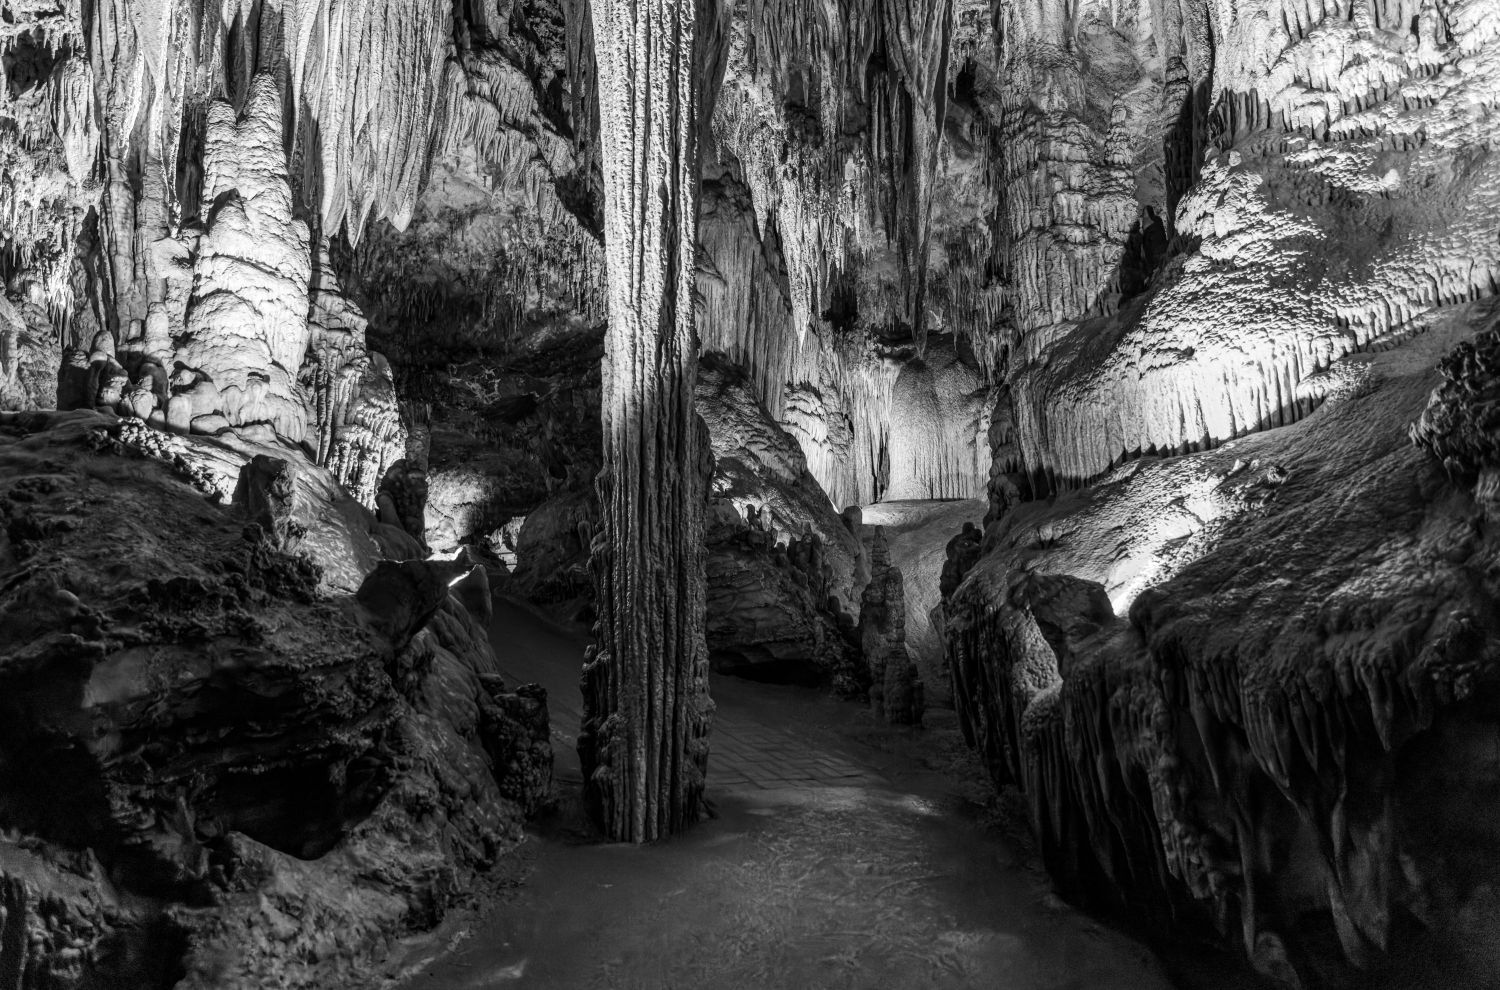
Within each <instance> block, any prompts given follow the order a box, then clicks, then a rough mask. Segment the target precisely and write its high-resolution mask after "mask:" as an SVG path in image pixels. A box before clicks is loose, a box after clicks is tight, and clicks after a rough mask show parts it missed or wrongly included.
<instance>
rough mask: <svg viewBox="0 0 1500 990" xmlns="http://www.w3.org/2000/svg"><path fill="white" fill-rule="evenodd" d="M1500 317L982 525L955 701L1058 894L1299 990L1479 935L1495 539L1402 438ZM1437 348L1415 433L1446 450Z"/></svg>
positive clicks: (1451, 392) (1446, 327) (1457, 440)
mask: <svg viewBox="0 0 1500 990" xmlns="http://www.w3.org/2000/svg"><path fill="white" fill-rule="evenodd" d="M1494 319H1495V316H1494V308H1493V305H1492V304H1489V303H1486V304H1481V305H1477V306H1472V307H1464V308H1457V309H1453V310H1448V311H1445V312H1442V313H1441V314H1439V315H1438V316H1437V317H1436V318H1434V320H1433V321H1432V322H1431V324H1430V327H1431V328H1430V329H1429V330H1428V332H1427V334H1426V335H1424V336H1423V337H1420V338H1417V339H1416V340H1414V341H1413V342H1412V343H1410V344H1408V345H1407V346H1406V347H1405V348H1402V349H1398V350H1394V351H1389V352H1386V353H1382V354H1379V355H1375V356H1374V357H1372V358H1371V359H1369V360H1368V361H1361V362H1355V364H1356V365H1358V366H1362V367H1363V368H1364V380H1365V382H1366V386H1365V387H1364V388H1362V389H1359V390H1354V391H1351V392H1347V393H1345V394H1344V395H1342V396H1341V397H1338V398H1334V399H1330V400H1328V401H1327V402H1326V403H1324V405H1323V406H1322V407H1320V408H1319V409H1318V410H1317V411H1316V412H1315V413H1313V414H1311V415H1310V416H1308V417H1306V418H1304V419H1303V420H1301V421H1299V422H1298V423H1297V424H1295V425H1293V426H1289V427H1286V428H1284V429H1280V430H1273V431H1268V432H1264V433H1260V434H1256V435H1254V436H1250V437H1245V438H1241V439H1239V440H1235V441H1233V442H1231V443H1227V444H1225V445H1224V446H1223V447H1221V448H1219V449H1218V450H1216V451H1214V452H1212V453H1206V454H1198V455H1194V456H1188V457H1178V458H1169V459H1164V460H1158V459H1148V460H1144V461H1140V462H1136V463H1133V464H1131V465H1127V466H1126V467H1124V468H1122V469H1120V470H1117V471H1116V472H1114V473H1112V474H1110V475H1108V476H1106V477H1105V478H1104V479H1102V480H1101V481H1100V482H1099V483H1097V484H1096V485H1094V486H1092V487H1090V488H1087V489H1084V490H1082V491H1080V492H1078V493H1076V494H1073V495H1070V496H1067V497H1062V498H1059V499H1057V500H1055V501H1053V502H1049V503H1041V502H1032V503H1025V504H1023V505H1020V506H1018V507H1016V508H1014V509H1012V510H1011V511H1010V512H1009V513H1007V514H1006V515H1005V516H1004V517H1003V518H1001V519H1000V520H999V521H998V522H997V523H995V524H994V525H993V526H992V528H991V531H990V534H989V536H988V537H987V539H986V543H985V547H986V550H987V553H986V554H985V556H984V557H983V558H982V559H981V560H980V561H979V562H978V563H977V564H973V565H970V569H969V571H968V576H967V577H966V579H965V580H964V581H963V583H962V584H961V585H960V586H959V587H958V589H957V590H956V592H954V594H953V597H952V599H951V601H950V602H949V604H948V606H947V610H948V613H947V614H948V636H949V643H950V661H951V663H952V667H953V673H954V678H955V695H954V696H955V699H956V701H957V703H958V705H959V711H960V714H961V715H962V716H963V719H964V722H965V731H966V732H967V733H968V734H969V737H970V738H971V739H972V741H973V742H974V743H975V745H977V746H978V747H979V748H980V750H981V752H982V753H983V754H984V755H985V757H986V759H987V761H988V763H989V766H990V767H991V770H992V772H993V773H994V775H995V777H996V779H997V780H998V781H1002V782H1009V783H1014V784H1016V785H1017V786H1019V787H1020V788H1021V789H1022V790H1023V791H1024V792H1025V794H1026V796H1027V799H1028V801H1029V803H1030V807H1031V810H1032V818H1033V824H1034V826H1035V828H1036V831H1037V833H1038V836H1039V837H1040V840H1041V843H1042V847H1043V849H1044V851H1045V854H1046V856H1047V859H1048V861H1049V864H1050V865H1051V866H1052V868H1053V870H1054V872H1055V874H1056V875H1057V876H1058V877H1059V878H1061V879H1062V881H1063V882H1064V884H1065V885H1066V886H1067V888H1068V889H1069V890H1070V891H1072V892H1073V893H1074V894H1075V895H1077V896H1080V897H1083V898H1086V899H1092V900H1095V901H1096V902H1100V903H1113V904H1115V905H1116V906H1123V907H1128V908H1130V909H1131V910H1133V911H1136V912H1140V913H1142V914H1143V915H1144V916H1153V915H1154V916H1156V917H1159V918H1162V919H1165V918H1168V917H1175V918H1177V919H1178V923H1179V924H1180V923H1182V921H1183V919H1188V918H1191V917H1194V916H1195V914H1196V916H1197V917H1199V918H1200V919H1202V921H1203V923H1204V924H1205V927H1212V926H1213V925H1217V926H1218V927H1219V929H1220V930H1221V931H1222V932H1223V933H1224V934H1225V935H1226V936H1229V937H1238V938H1239V940H1240V941H1241V943H1242V945H1243V947H1244V951H1245V952H1246V953H1247V955H1249V956H1250V958H1251V959H1252V960H1253V961H1254V962H1255V963H1256V964H1257V966H1258V967H1259V968H1261V969H1262V970H1263V971H1265V972H1267V973H1268V974H1270V975H1273V976H1277V977H1278V978H1282V979H1287V980H1291V981H1293V982H1295V981H1296V980H1297V979H1298V975H1297V974H1298V973H1299V972H1300V973H1302V974H1303V975H1304V977H1308V978H1309V979H1311V980H1312V982H1316V979H1312V978H1311V977H1310V976H1309V974H1315V973H1319V972H1327V973H1330V974H1332V973H1334V972H1335V970H1336V961H1337V960H1339V959H1346V960H1348V961H1349V962H1351V963H1353V964H1354V965H1357V966H1361V965H1374V964H1375V960H1377V959H1378V958H1379V954H1380V953H1381V952H1384V951H1391V952H1414V951H1421V950H1418V949H1414V948H1412V947H1411V946H1412V943H1413V941H1414V940H1417V939H1419V936H1417V935H1415V934H1414V932H1417V931H1421V930H1422V929H1424V928H1425V929H1427V930H1429V931H1431V932H1442V933H1444V934H1445V944H1449V945H1450V946H1451V945H1457V946H1460V947H1465V946H1466V947H1467V948H1461V949H1460V951H1461V952H1469V953H1471V954H1472V953H1474V952H1480V951H1481V950H1480V948H1479V947H1480V946H1483V945H1485V944H1488V943H1490V942H1491V941H1492V940H1493V938H1494V932H1493V931H1492V925H1493V915H1492V914H1491V913H1489V912H1488V910H1487V909H1486V908H1484V907H1483V906H1482V905H1483V898H1484V896H1485V895H1484V891H1485V890H1486V889H1487V888H1486V885H1487V884H1493V883H1494V878H1495V876H1496V864H1495V862H1494V861H1493V859H1492V858H1490V857H1486V856H1480V855H1475V854H1473V851H1474V850H1476V849H1477V848H1478V847H1477V846H1475V845H1473V842H1474V839H1473V837H1472V836H1470V835H1469V833H1468V831H1467V830H1468V829H1470V828H1471V827H1474V826H1473V823H1475V822H1476V821H1478V820H1485V819H1487V818H1488V816H1489V814H1490V812H1489V811H1488V810H1484V809H1489V808H1490V807H1491V806H1492V804H1493V787H1494V781H1495V769H1494V765H1493V762H1492V761H1491V760H1489V758H1488V757H1481V756H1479V755H1478V754H1477V752H1472V751H1470V752H1468V753H1467V754H1466V752H1465V747H1466V746H1467V745H1469V743H1468V742H1466V741H1467V740H1474V739H1477V738H1481V737H1485V736H1487V735H1489V734H1492V733H1493V731H1494V725H1495V722H1496V720H1497V718H1500V712H1497V710H1496V708H1495V698H1496V691H1495V685H1496V683H1497V682H1500V655H1497V654H1496V652H1495V644H1496V643H1500V638H1497V635H1500V628H1497V627H1496V625H1495V623H1496V618H1497V616H1500V586H1497V585H1496V583H1495V574H1496V573H1497V572H1496V570H1495V566H1496V560H1497V559H1500V557H1497V554H1500V545H1497V543H1496V541H1495V538H1494V535H1493V533H1491V532H1490V530H1489V527H1488V524H1487V523H1485V522H1483V521H1482V516H1483V508H1482V506H1481V505H1480V504H1478V503H1476V501H1475V500H1474V499H1473V498H1471V497H1470V496H1469V495H1468V494H1467V492H1466V490H1465V489H1464V488H1462V487H1460V484H1461V482H1462V480H1463V479H1462V478H1455V479H1453V480H1450V478H1449V477H1448V476H1447V475H1446V474H1445V472H1444V470H1443V468H1442V466H1441V465H1440V464H1439V463H1438V462H1437V461H1436V460H1435V459H1433V458H1432V457H1430V456H1429V455H1428V454H1427V453H1425V452H1424V451H1423V450H1421V449H1419V448H1418V447H1416V446H1413V445H1412V444H1411V443H1409V442H1408V440H1407V436H1406V434H1407V425H1408V424H1409V423H1410V422H1412V421H1413V420H1417V419H1418V418H1419V417H1421V416H1422V414H1423V411H1424V406H1426V405H1427V402H1428V394H1429V392H1430V391H1431V390H1432V388H1433V386H1434V384H1435V382H1436V380H1437V376H1436V375H1434V373H1433V372H1432V371H1431V370H1430V369H1431V368H1432V367H1433V365H1434V364H1436V363H1437V360H1438V358H1439V357H1440V356H1442V355H1443V354H1444V352H1445V351H1447V350H1448V349H1449V348H1451V347H1453V346H1454V345H1455V344H1457V343H1459V341H1461V340H1462V339H1463V337H1464V336H1465V335H1466V334H1468V333H1471V332H1473V331H1474V330H1475V329H1479V330H1481V331H1483V333H1482V334H1481V336H1480V338H1479V344H1478V347H1479V348H1482V347H1483V346H1485V342H1486V341H1487V340H1488V337H1487V336H1486V334H1487V333H1488V330H1487V328H1488V327H1489V326H1490V325H1492V324H1493V321H1494ZM1455 353H1456V357H1453V358H1449V359H1447V361H1446V363H1445V371H1446V373H1447V374H1448V376H1449V381H1448V383H1447V384H1445V385H1443V386H1442V387H1441V388H1440V389H1439V390H1438V392H1437V396H1436V397H1435V398H1434V399H1433V408H1432V409H1430V410H1428V414H1427V416H1426V417H1424V418H1422V419H1421V423H1422V426H1421V427H1419V435H1421V436H1422V437H1423V438H1424V442H1425V443H1427V444H1429V445H1431V446H1433V447H1435V448H1436V449H1438V450H1442V451H1445V452H1448V456H1450V457H1451V456H1454V455H1453V454H1452V451H1454V450H1467V449H1472V448H1471V447H1470V446H1469V445H1470V444H1471V443H1472V438H1473V437H1474V436H1475V434H1474V433H1473V431H1472V430H1471V429H1470V428H1469V427H1468V425H1467V424H1468V423H1469V422H1472V420H1470V419H1468V418H1467V417H1466V416H1465V415H1464V414H1463V413H1462V412H1458V411H1457V410H1456V409H1455V407H1454V403H1455V400H1457V395H1458V393H1459V392H1460V391H1464V392H1467V391H1468V390H1466V389H1462V388H1460V387H1456V385H1455V380H1454V379H1455V372H1456V371H1457V370H1458V369H1460V368H1472V367H1475V366H1476V365H1475V363H1474V362H1473V360H1472V357H1471V355H1473V354H1475V353H1476V346H1475V345H1474V344H1461V345H1460V346H1459V349H1458V350H1457V351H1456V352H1455ZM1470 380H1472V379H1470ZM1470 394H1472V393H1470ZM1458 401H1459V403H1460V405H1461V403H1462V400H1458ZM1455 482H1459V484H1456V483H1455ZM955 576H957V575H956V574H955ZM1439 781H1441V783H1438V782H1439ZM1481 828H1482V826H1481ZM1463 850H1469V852H1464V851H1463ZM1475 898H1478V899H1479V900H1478V901H1475V900H1474V899H1475ZM1313 918H1318V919H1321V920H1320V921H1319V922H1318V923H1316V924H1314V923H1312V922H1311V921H1310V920H1309V919H1313ZM1455 931H1457V932H1459V933H1460V935H1459V937H1458V938H1456V939H1448V938H1446V936H1448V935H1452V934H1453V933H1454V932H1455ZM1427 944H1428V950H1429V951H1431V942H1430V940H1429V942H1428V943H1427ZM1330 978H1332V976H1330Z"/></svg>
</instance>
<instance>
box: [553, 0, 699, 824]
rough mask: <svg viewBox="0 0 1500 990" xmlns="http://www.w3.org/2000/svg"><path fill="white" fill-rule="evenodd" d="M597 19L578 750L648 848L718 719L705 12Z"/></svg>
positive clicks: (650, 5) (644, 11) (687, 801)
mask: <svg viewBox="0 0 1500 990" xmlns="http://www.w3.org/2000/svg"><path fill="white" fill-rule="evenodd" d="M592 13H593V27H594V41H595V55H596V60H597V73H598V101H599V124H600V134H599V146H600V158H601V165H602V170H603V180H604V243H605V252H606V258H607V265H608V299H609V330H608V333H607V335H606V340H605V357H604V375H603V385H604V402H603V405H604V409H603V425H604V468H603V470H602V471H601V472H600V476H599V502H600V508H601V513H602V525H601V527H600V531H599V534H598V536H597V537H596V538H595V540H594V556H593V569H594V574H595V580H596V587H597V592H598V608H599V617H598V622H597V624H596V627H595V639H596V645H595V646H593V647H590V649H589V653H588V656H587V658H586V663H585V670H584V685H583V687H584V725H583V731H582V733H581V734H580V737H579V743H578V747H579V755H580V757H581V759H582V763H583V770H584V774H585V781H586V783H585V787H586V793H587V796H588V799H589V803H590V807H591V809H592V810H593V811H594V812H595V814H596V815H597V817H598V819H599V822H600V824H601V826H602V827H603V829H604V830H605V831H606V832H607V833H608V834H609V835H610V836H611V837H613V838H615V839H619V840H623V841H629V842H647V841H650V840H653V839H656V838H660V837H662V836H665V835H669V834H671V833H673V832H676V831H678V830H679V829H681V828H682V827H684V826H685V825H687V824H688V823H690V822H692V821H693V820H694V819H695V818H696V817H697V814H698V808H699V802H700V799H701V795H702V791H703V779H704V770H705V767H706V764H707V759H708V727H709V718H710V714H711V711H712V704H711V702H710V701H709V699H708V683H707V671H708V665H707V651H706V649H705V646H704V639H703V561H702V548H703V505H704V502H703V484H704V481H703V478H702V476H701V473H700V469H701V465H700V459H701V458H702V456H703V453H704V451H703V447H704V446H706V445H705V442H704V439H703V438H702V437H701V436H700V433H699V429H698V427H697V424H696V421H695V420H696V416H695V413H694V411H693V387H694V380H695V378H696V361H697V353H696V352H697V335H696V330H695V327H694V324H693V292H694V275H695V271H694V245H695V244H696V243H697V216H696V212H697V210H696V207H697V186H698V118H699V111H700V108H699V99H700V97H701V95H702V89H701V87H702V78H701V76H702V74H701V72H699V71H698V65H699V64H700V63H699V60H698V57H697V54H698V47H699V45H698V37H697V33H698V32H697V28H698V24H697V11H696V8H695V5H694V3H693V0H595V2H594V3H593V11H592Z"/></svg>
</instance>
